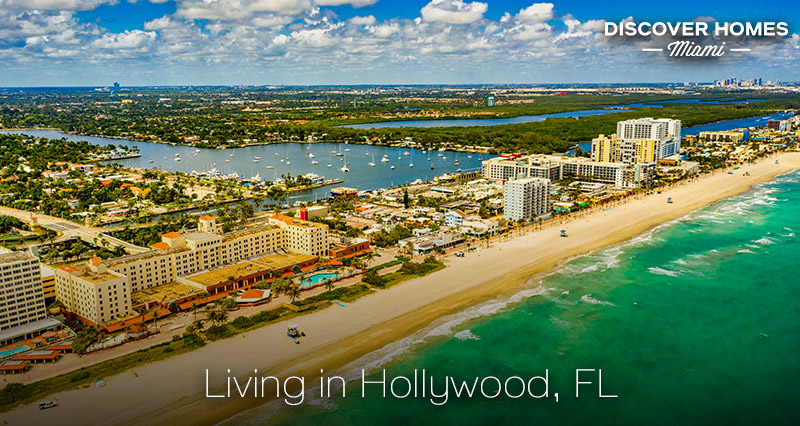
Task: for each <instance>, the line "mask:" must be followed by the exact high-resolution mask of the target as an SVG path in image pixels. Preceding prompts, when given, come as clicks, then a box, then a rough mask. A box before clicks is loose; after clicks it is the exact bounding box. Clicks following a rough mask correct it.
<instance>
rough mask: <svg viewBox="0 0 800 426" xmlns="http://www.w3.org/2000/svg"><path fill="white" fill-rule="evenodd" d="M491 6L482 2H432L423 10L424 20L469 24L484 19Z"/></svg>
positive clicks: (435, 0)
mask: <svg viewBox="0 0 800 426" xmlns="http://www.w3.org/2000/svg"><path fill="white" fill-rule="evenodd" d="M488 9H489V5H487V4H486V3H481V2H477V1H476V2H472V3H465V2H463V1H461V0H432V1H431V2H430V3H428V4H426V5H425V6H424V7H423V8H422V10H421V11H420V12H421V13H422V19H423V20H424V21H427V22H445V23H448V24H469V23H472V22H475V21H477V20H479V19H481V18H483V14H484V13H486V11H487V10H488Z"/></svg>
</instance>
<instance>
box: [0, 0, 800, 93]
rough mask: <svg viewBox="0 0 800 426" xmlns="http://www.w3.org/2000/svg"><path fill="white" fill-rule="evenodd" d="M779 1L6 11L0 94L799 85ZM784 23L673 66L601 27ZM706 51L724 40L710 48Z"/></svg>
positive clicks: (51, 2)
mask: <svg viewBox="0 0 800 426" xmlns="http://www.w3.org/2000/svg"><path fill="white" fill-rule="evenodd" d="M797 10H798V9H797V7H796V2H792V1H773V2H770V3H769V7H766V6H764V5H763V4H761V3H757V2H753V1H752V0H751V1H739V0H732V1H724V2H723V1H718V2H697V1H683V0H681V1H673V2H670V3H669V4H666V3H662V4H658V5H654V4H653V3H651V2H644V1H641V0H639V1H630V0H625V1H618V2H614V3H613V5H609V4H608V3H607V2H600V1H596V0H595V1H554V2H534V1H519V0H508V1H491V0H488V1H468V0H405V1H397V0H394V1H392V0H167V1H165V0H0V71H1V72H0V86H6V87H8V86H75V85H89V86H92V85H108V84H110V83H112V82H114V81H119V82H120V83H122V84H123V85H187V84H257V85H270V84H425V83H433V84H444V83H532V84H536V83H598V82H683V81H711V80H714V79H721V78H726V77H730V76H738V77H743V78H753V77H763V78H765V79H768V80H775V79H780V80H784V81H797V80H800V71H798V70H797V66H796V65H797V64H798V63H800V61H798V60H799V59H800V50H799V49H798V46H800V37H798V35H797V33H800V18H798V15H800V12H798V11H797ZM629 17H632V18H633V19H634V20H636V21H645V20H647V21H673V22H674V21H691V20H695V19H702V20H718V21H746V20H749V21H785V22H788V24H789V29H790V34H789V35H788V36H787V37H782V38H769V39H761V40H756V39H732V40H730V39H729V40H726V42H727V43H728V45H729V46H733V45H736V46H738V47H751V48H752V52H749V53H747V54H728V55H726V56H725V57H723V58H719V59H714V60H711V59H703V60H693V61H687V60H674V59H670V58H668V56H667V55H665V54H653V53H646V52H642V51H641V48H642V47H647V46H651V47H652V46H661V45H664V40H652V39H649V38H637V39H627V40H624V41H621V42H613V41H610V40H609V39H608V38H606V37H604V36H603V35H602V28H603V22H604V21H605V20H607V21H613V22H618V21H620V20H623V19H627V18H629ZM705 42H707V43H711V42H714V43H716V42H718V40H705Z"/></svg>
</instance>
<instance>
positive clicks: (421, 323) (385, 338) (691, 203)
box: [0, 153, 800, 424]
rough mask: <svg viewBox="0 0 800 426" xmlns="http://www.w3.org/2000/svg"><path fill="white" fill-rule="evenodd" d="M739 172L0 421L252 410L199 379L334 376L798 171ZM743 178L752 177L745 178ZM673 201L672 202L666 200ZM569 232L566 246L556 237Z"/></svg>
mask: <svg viewBox="0 0 800 426" xmlns="http://www.w3.org/2000/svg"><path fill="white" fill-rule="evenodd" d="M777 158H779V159H780V163H779V164H775V158H770V159H766V160H764V161H761V162H760V163H757V164H754V165H747V166H743V167H742V168H740V169H739V170H737V171H736V174H734V175H728V174H726V173H724V172H718V173H717V174H715V175H713V176H707V177H704V178H702V179H700V180H698V181H696V182H692V183H690V184H686V185H681V186H678V187H676V188H672V189H669V190H666V191H664V192H663V193H661V194H656V195H652V196H649V197H643V198H641V199H637V200H632V201H629V202H627V203H624V204H620V205H617V206H615V207H613V210H600V211H596V212H594V213H591V214H588V215H585V216H583V217H578V218H575V219H573V220H572V221H570V222H569V223H565V224H558V225H557V226H552V227H549V228H546V229H543V230H540V231H536V232H529V233H527V234H525V235H522V236H520V237H518V238H516V239H513V240H510V241H506V242H502V243H493V244H492V247H491V248H490V249H486V250H483V251H481V252H480V253H470V254H468V255H467V256H466V257H465V258H463V259H458V258H449V259H448V260H447V262H448V264H449V265H450V267H449V268H446V269H444V270H442V271H440V272H437V273H435V274H433V275H430V276H427V277H423V278H418V279H414V280H411V281H408V282H406V283H403V284H402V285H399V286H397V287H394V288H391V289H389V290H386V291H379V292H377V293H376V294H373V295H370V296H367V297H365V298H362V299H361V300H359V301H357V302H356V303H354V304H350V305H347V306H346V307H338V306H332V307H330V308H328V309H325V310H323V311H320V312H317V313H314V314H311V315H307V316H303V317H299V318H297V319H296V322H297V323H298V324H299V325H300V327H301V329H302V330H303V331H305V332H306V333H307V334H308V337H307V338H305V339H304V342H303V344H302V345H295V344H293V343H292V342H291V341H290V340H289V339H288V338H287V337H286V335H285V332H286V324H284V323H280V324H274V325H271V326H268V327H264V328H261V329H258V330H255V331H252V332H249V333H247V334H246V335H244V336H243V337H242V336H237V337H235V338H231V339H228V340H223V341H221V342H214V343H211V344H209V345H207V346H206V347H204V348H202V349H199V350H197V351H194V352H192V353H190V354H187V355H183V356H178V357H175V358H172V359H168V360H165V361H162V362H158V363H154V364H150V365H147V366H144V367H141V368H138V369H137V370H136V373H137V374H138V377H135V376H134V375H133V374H132V373H130V372H129V373H123V374H121V375H119V376H115V377H111V378H108V379H107V380H106V386H105V387H103V388H95V387H91V388H86V389H81V390H75V391H68V392H62V393H60V394H57V395H54V398H57V399H58V400H59V401H60V406H59V407H58V408H55V409H51V410H45V411H40V410H38V408H37V407H36V404H31V405H28V406H25V407H20V408H18V409H16V410H14V411H12V412H10V413H4V414H0V421H7V422H8V423H10V424H39V423H41V424H45V423H49V424H52V422H54V421H55V422H59V421H63V420H64V419H70V421H73V422H81V423H92V424H104V423H105V424H121V423H122V424H129V423H148V424H170V423H172V424H201V423H202V424H208V423H215V422H219V421H222V420H224V419H227V418H229V417H231V416H233V415H235V414H236V413H238V412H241V411H244V410H247V409H249V408H252V407H255V406H258V405H260V404H262V403H264V402H266V401H265V400H262V399H255V398H249V399H239V398H231V399H222V398H220V399H208V398H205V396H204V392H205V372H206V369H207V368H208V369H211V370H212V374H211V378H212V383H216V385H215V386H214V387H213V390H215V391H217V392H224V379H223V377H224V376H225V372H226V369H228V368H230V369H231V370H232V372H233V373H234V374H235V375H242V376H248V375H253V370H254V369H258V373H259V375H279V376H287V375H291V374H294V375H302V376H305V377H307V386H309V385H308V383H309V382H314V381H315V380H317V378H318V377H319V370H320V369H321V368H324V369H325V370H326V371H331V370H333V369H336V368H340V367H342V366H344V365H346V364H347V363H350V362H352V361H354V360H356V359H358V358H359V357H361V356H362V355H364V354H367V353H369V352H371V351H374V350H376V349H379V348H381V347H383V346H384V345H387V344H389V343H392V342H395V341H397V340H400V339H402V338H404V337H406V336H408V335H410V334H412V333H413V332H415V331H417V330H419V329H421V328H423V327H425V326H427V325H428V324H430V323H431V322H432V321H434V320H436V319H437V318H440V317H442V316H444V315H448V314H452V313H456V312H459V311H461V310H463V309H464V308H466V307H468V306H471V305H475V304H477V303H480V302H482V301H484V300H487V299H488V298H491V297H494V296H497V295H499V294H502V293H504V292H510V291H513V290H514V289H517V288H519V286H520V283H521V282H522V281H523V280H526V279H528V278H530V277H531V276H532V275H534V274H537V273H543V272H546V271H548V270H551V269H552V268H554V267H558V265H559V264H560V263H561V262H563V261H565V260H566V259H569V258H571V257H574V256H577V255H581V254H584V253H587V252H590V251H592V250H595V249H598V248H601V247H604V246H607V245H610V244H614V243H618V242H621V241H624V240H626V239H629V238H631V237H633V236H635V235H637V234H639V233H642V232H644V231H646V230H648V229H649V228H652V227H653V226H656V225H659V224H661V223H664V222H666V221H668V220H671V219H674V218H677V217H680V216H682V215H685V214H687V213H689V212H691V211H693V210H696V209H698V208H700V207H703V206H706V205H708V204H710V203H712V202H714V201H718V200H720V199H723V198H726V197H729V196H731V195H734V194H737V193H740V192H742V191H745V190H747V189H748V188H749V187H750V186H751V185H753V184H755V183H759V182H764V181H768V180H770V179H771V178H772V177H773V176H775V175H777V174H781V173H784V172H787V171H789V170H792V169H795V168H799V167H800V153H789V154H782V155H780V156H779V157H777ZM744 172H750V176H743V175H742V174H743V173H744ZM668 197H672V199H673V200H674V203H672V204H668V203H667V202H666V200H667V198H668ZM560 229H566V230H567V231H568V233H569V237H568V238H561V237H560V236H559V230H560Z"/></svg>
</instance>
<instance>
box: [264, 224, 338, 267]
mask: <svg viewBox="0 0 800 426" xmlns="http://www.w3.org/2000/svg"><path fill="white" fill-rule="evenodd" d="M269 223H271V224H273V225H277V226H278V227H279V228H280V229H282V230H284V231H285V233H286V234H285V244H286V247H288V248H289V249H290V250H293V251H296V252H298V253H302V254H310V255H312V256H320V257H322V256H327V255H328V226H327V225H323V224H321V223H317V222H307V221H305V220H300V219H295V218H293V217H290V216H284V215H274V216H272V217H270V218H269Z"/></svg>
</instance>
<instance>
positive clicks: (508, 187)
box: [503, 178, 550, 220]
mask: <svg viewBox="0 0 800 426" xmlns="http://www.w3.org/2000/svg"><path fill="white" fill-rule="evenodd" d="M547 213H550V180H549V179H540V178H523V179H516V180H510V181H508V182H506V183H505V185H504V188H503V216H505V218H506V219H508V220H520V219H530V218H532V217H536V216H541V215H545V214H547Z"/></svg>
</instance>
